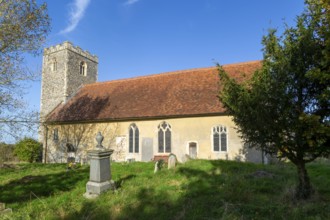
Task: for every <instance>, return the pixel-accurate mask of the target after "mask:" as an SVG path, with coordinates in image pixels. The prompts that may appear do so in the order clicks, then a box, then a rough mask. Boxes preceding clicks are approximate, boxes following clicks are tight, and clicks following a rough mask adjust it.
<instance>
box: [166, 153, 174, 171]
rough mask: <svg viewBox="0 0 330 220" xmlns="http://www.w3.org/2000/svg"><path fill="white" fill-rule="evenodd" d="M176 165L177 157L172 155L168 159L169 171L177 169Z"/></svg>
mask: <svg viewBox="0 0 330 220" xmlns="http://www.w3.org/2000/svg"><path fill="white" fill-rule="evenodd" d="M175 165H176V156H175V155H174V154H171V155H170V156H169V157H168V169H172V168H175Z"/></svg>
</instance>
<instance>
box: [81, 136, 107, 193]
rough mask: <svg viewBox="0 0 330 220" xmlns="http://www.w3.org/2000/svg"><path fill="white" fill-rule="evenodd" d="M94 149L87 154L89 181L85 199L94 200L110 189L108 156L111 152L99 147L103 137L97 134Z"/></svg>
mask: <svg viewBox="0 0 330 220" xmlns="http://www.w3.org/2000/svg"><path fill="white" fill-rule="evenodd" d="M96 140H97V142H98V145H97V146H96V149H94V150H90V151H88V152H87V155H88V157H89V159H90V172H89V181H88V182H87V184H86V193H85V194H84V196H85V197H86V198H95V197H97V196H99V195H100V194H101V193H102V192H104V191H106V190H108V189H110V188H112V183H111V164H110V156H111V154H112V153H113V150H106V149H104V148H103V146H102V145H101V142H102V141H103V137H102V135H101V133H100V132H99V133H98V134H97V137H96Z"/></svg>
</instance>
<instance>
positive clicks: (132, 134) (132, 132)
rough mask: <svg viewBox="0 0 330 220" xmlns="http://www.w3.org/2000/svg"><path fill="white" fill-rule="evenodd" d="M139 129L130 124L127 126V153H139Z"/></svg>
mask: <svg viewBox="0 0 330 220" xmlns="http://www.w3.org/2000/svg"><path fill="white" fill-rule="evenodd" d="M139 135H140V134H139V128H138V127H137V126H136V124H134V123H133V124H131V125H130V126H129V132H128V136H129V138H128V140H129V143H128V148H129V149H128V151H129V153H139Z"/></svg>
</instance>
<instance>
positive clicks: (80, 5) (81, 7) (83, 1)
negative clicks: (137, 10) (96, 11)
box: [60, 0, 136, 34]
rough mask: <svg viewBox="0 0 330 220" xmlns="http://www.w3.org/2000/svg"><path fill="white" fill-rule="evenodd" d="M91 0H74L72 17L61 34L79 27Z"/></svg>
mask: <svg viewBox="0 0 330 220" xmlns="http://www.w3.org/2000/svg"><path fill="white" fill-rule="evenodd" d="M90 1H91V0H74V2H73V3H72V5H71V11H70V18H69V22H68V23H69V25H68V26H67V27H66V28H65V29H64V30H62V31H61V32H60V33H61V34H65V33H69V32H71V31H73V30H74V29H75V28H76V27H77V25H78V23H79V21H80V20H81V19H82V18H83V17H84V14H85V10H86V8H87V6H88V4H89V3H90ZM131 1H134V0H131ZM135 1H136V0H135Z"/></svg>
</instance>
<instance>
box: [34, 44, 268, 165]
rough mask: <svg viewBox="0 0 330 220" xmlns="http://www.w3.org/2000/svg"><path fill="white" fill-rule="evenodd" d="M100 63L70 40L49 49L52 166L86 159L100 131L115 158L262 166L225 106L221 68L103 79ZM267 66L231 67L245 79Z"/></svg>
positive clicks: (46, 124) (48, 158) (44, 98)
mask: <svg viewBox="0 0 330 220" xmlns="http://www.w3.org/2000/svg"><path fill="white" fill-rule="evenodd" d="M97 65H98V58H97V57H96V56H94V55H91V54H90V53H89V52H87V51H85V50H82V49H81V48H79V47H76V46H74V45H72V44H71V43H70V42H64V43H62V44H59V45H56V46H53V47H49V48H45V49H44V57H43V69H42V93H41V111H40V117H41V120H42V122H43V126H42V128H41V129H40V140H41V141H42V142H43V148H44V151H43V153H44V155H43V160H44V162H66V161H67V159H68V158H75V160H76V161H81V160H86V159H87V158H86V157H87V156H86V155H87V154H86V152H87V151H88V150H90V149H92V148H94V147H95V145H96V141H95V136H96V134H97V133H98V132H101V134H102V135H103V136H104V141H103V146H104V147H105V148H111V149H114V153H113V155H112V160H114V161H128V160H135V161H151V160H154V159H155V158H162V157H164V158H166V157H167V156H168V155H169V154H175V155H176V157H177V159H178V161H179V162H184V161H185V160H187V159H188V158H191V159H194V158H199V159H211V160H213V159H227V160H241V161H253V162H261V157H262V154H261V152H258V151H255V150H251V149H248V148H246V147H245V146H244V143H243V142H242V140H241V138H240V137H239V134H238V133H237V130H236V126H235V124H234V122H233V120H232V117H231V116H230V115H228V114H226V112H225V109H224V107H223V105H222V104H221V103H220V101H219V98H218V94H219V85H220V79H219V72H218V69H217V67H209V68H197V69H188V70H180V71H174V72H167V73H161V74H154V75H147V76H140V77H133V78H128V79H120V80H112V81H107V82H97V74H98V71H97ZM260 67H261V62H260V61H253V62H245V63H237V64H230V65H224V66H223V68H224V69H225V71H226V72H227V73H229V74H230V75H231V76H232V77H235V78H236V79H237V80H238V81H243V80H244V79H245V78H246V77H250V76H251V75H252V74H253V73H254V71H255V70H257V69H258V68H260Z"/></svg>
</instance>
